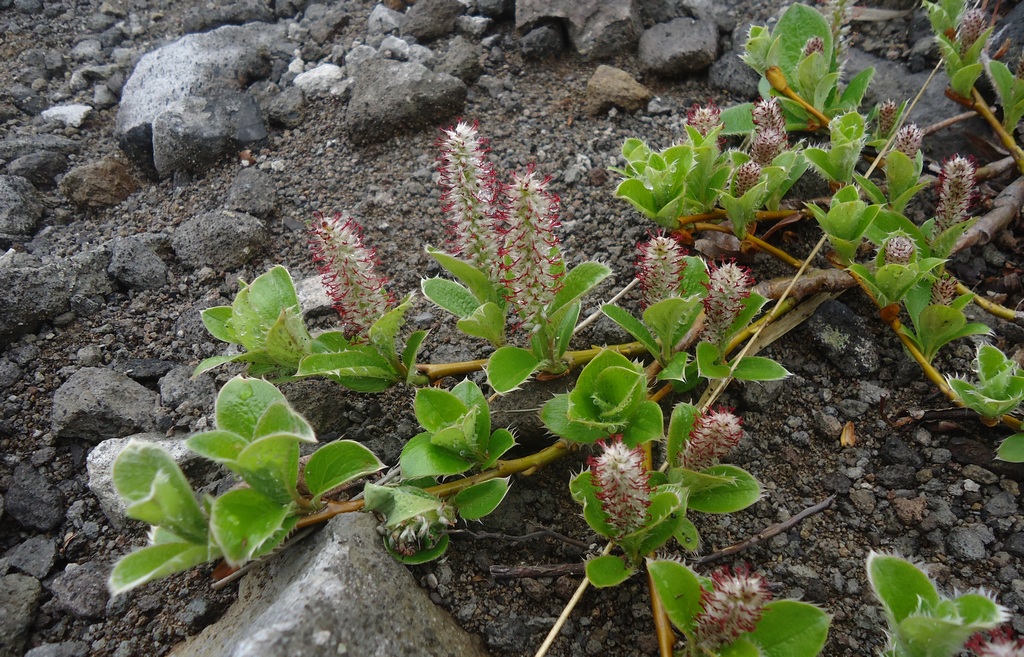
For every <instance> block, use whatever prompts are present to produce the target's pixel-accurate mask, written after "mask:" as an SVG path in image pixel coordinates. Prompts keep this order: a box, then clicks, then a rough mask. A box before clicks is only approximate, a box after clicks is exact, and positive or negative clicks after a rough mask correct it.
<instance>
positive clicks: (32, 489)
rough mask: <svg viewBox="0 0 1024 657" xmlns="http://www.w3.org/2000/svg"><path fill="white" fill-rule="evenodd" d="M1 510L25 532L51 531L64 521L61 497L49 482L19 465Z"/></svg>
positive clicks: (24, 466)
mask: <svg viewBox="0 0 1024 657" xmlns="http://www.w3.org/2000/svg"><path fill="white" fill-rule="evenodd" d="M4 509H5V511H6V512H7V515H9V516H10V517H12V518H14V520H15V521H17V522H18V524H19V525H21V526H22V527H25V528H26V529H38V530H40V531H44V532H48V531H53V530H54V529H57V528H58V527H60V523H61V522H63V521H64V497H63V496H62V495H61V494H60V491H59V490H57V488H56V486H54V485H53V484H52V483H50V480H49V479H47V478H46V477H44V476H43V475H41V474H39V472H37V471H36V469H35V468H33V467H32V466H30V465H28V464H27V463H22V464H21V465H19V466H18V467H17V468H15V470H14V477H13V478H12V479H11V487H10V488H8V489H7V493H6V494H5V495H4Z"/></svg>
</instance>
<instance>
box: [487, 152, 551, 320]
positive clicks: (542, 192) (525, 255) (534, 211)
mask: <svg viewBox="0 0 1024 657" xmlns="http://www.w3.org/2000/svg"><path fill="white" fill-rule="evenodd" d="M548 182H549V181H548V179H540V178H539V177H538V176H536V175H535V174H534V171H533V169H532V168H531V169H530V170H529V171H527V173H526V175H524V176H519V175H516V174H513V176H512V184H511V185H509V186H508V188H507V190H506V199H507V202H508V223H509V226H508V230H507V232H506V234H505V244H504V245H503V246H502V247H501V249H500V251H499V256H500V257H501V270H502V272H501V273H502V281H503V282H504V283H505V287H506V294H507V295H508V298H509V300H510V301H511V302H512V303H513V305H514V307H515V309H516V312H517V314H518V315H519V319H520V321H521V325H522V326H523V327H524V328H526V329H527V330H535V328H536V327H538V326H539V325H540V323H541V322H542V321H543V319H544V311H545V309H546V308H547V306H548V304H549V303H551V302H552V301H553V300H554V298H555V294H557V293H558V290H560V289H561V288H562V276H563V275H564V274H565V261H564V260H563V259H562V251H561V248H560V247H559V242H558V236H557V235H555V229H557V228H558V227H559V226H560V225H561V224H559V222H558V197H557V196H555V195H554V194H552V193H550V192H548V191H547V185H548Z"/></svg>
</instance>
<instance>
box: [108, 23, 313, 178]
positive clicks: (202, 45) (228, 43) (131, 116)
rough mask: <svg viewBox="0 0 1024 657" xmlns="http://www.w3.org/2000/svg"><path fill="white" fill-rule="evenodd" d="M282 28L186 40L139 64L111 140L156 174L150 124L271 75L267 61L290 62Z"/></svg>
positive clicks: (248, 28) (255, 26)
mask: <svg viewBox="0 0 1024 657" xmlns="http://www.w3.org/2000/svg"><path fill="white" fill-rule="evenodd" d="M285 34H286V27H285V25H284V24H283V23H281V24H274V25H267V24H264V23H250V24H249V25H244V26H241V27H237V26H233V25H228V26H225V27H221V28H217V29H216V30H213V31H212V32H205V33H203V34H190V35H188V36H185V37H182V38H181V39H178V40H177V41H175V42H173V43H171V44H169V45H166V46H163V47H161V48H158V49H156V50H154V51H152V52H150V53H148V54H146V55H145V56H143V57H142V59H140V60H139V63H138V64H137V65H136V66H135V70H134V71H133V72H132V74H131V77H130V78H128V81H127V82H126V83H125V85H124V89H123V90H122V92H121V103H120V106H119V109H118V114H117V121H116V124H115V128H114V136H115V137H116V138H117V139H118V143H119V144H120V146H121V148H122V149H123V150H124V151H125V152H126V153H128V154H129V156H130V157H131V158H132V160H134V161H135V162H137V163H138V164H139V165H140V166H141V167H143V168H144V169H146V170H149V171H152V172H154V173H155V171H156V168H155V165H154V162H153V151H154V145H153V122H154V120H156V118H157V117H158V116H160V115H161V114H163V113H164V112H166V111H168V108H170V107H173V106H174V104H175V103H177V102H179V101H182V100H184V99H185V98H189V97H192V96H198V97H204V98H217V97H219V96H221V95H222V94H223V93H224V92H226V91H239V90H241V89H244V88H245V87H248V86H249V85H250V84H251V83H252V82H253V81H255V80H258V79H261V78H265V77H267V76H268V75H269V74H270V71H271V68H270V62H269V59H268V58H269V57H270V56H272V55H273V54H275V53H277V54H279V55H281V56H284V57H290V56H291V50H292V48H293V47H294V46H293V45H291V44H289V42H287V41H286V40H285Z"/></svg>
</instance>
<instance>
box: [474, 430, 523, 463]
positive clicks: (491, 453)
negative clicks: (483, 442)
mask: <svg viewBox="0 0 1024 657" xmlns="http://www.w3.org/2000/svg"><path fill="white" fill-rule="evenodd" d="M515 444H516V439H515V436H513V435H512V432H511V431H509V430H508V429H495V430H494V433H492V434H491V438H490V440H489V441H487V460H486V461H485V462H483V463H481V464H480V469H481V470H489V469H491V468H493V467H494V466H495V465H496V464H497V462H498V459H500V458H501V457H502V456H504V455H505V452H507V451H508V450H510V449H512V448H513V447H515Z"/></svg>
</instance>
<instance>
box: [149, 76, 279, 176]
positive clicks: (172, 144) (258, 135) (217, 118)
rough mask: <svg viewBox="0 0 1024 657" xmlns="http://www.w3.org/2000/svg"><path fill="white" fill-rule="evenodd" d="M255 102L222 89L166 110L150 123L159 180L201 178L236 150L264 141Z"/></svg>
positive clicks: (247, 97)
mask: <svg viewBox="0 0 1024 657" xmlns="http://www.w3.org/2000/svg"><path fill="white" fill-rule="evenodd" d="M267 134H268V133H267V129H266V126H265V125H264V124H263V115H262V113H261V112H260V108H259V103H257V102H256V99H255V98H254V97H253V96H251V95H249V94H247V93H241V92H238V91H232V90H225V91H222V92H220V93H216V94H211V95H210V96H207V97H200V96H190V97H188V98H184V99H182V100H180V101H178V102H176V103H173V104H171V105H169V106H168V107H167V109H166V110H165V111H164V112H161V113H160V114H158V115H157V116H156V117H155V118H154V119H153V123H152V135H153V136H152V145H153V166H154V167H155V169H156V173H157V175H158V176H159V177H161V178H163V177H167V176H170V175H171V174H173V173H174V172H176V171H183V172H187V173H202V172H203V171H205V170H207V169H208V168H210V167H211V166H212V165H213V164H215V163H216V162H218V161H220V160H221V159H223V158H225V157H227V156H230V155H234V154H236V153H237V152H238V151H239V150H242V149H245V148H250V147H254V146H257V145H259V144H262V143H263V142H265V141H266V139H267Z"/></svg>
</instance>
